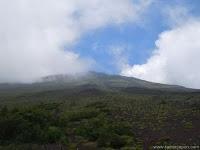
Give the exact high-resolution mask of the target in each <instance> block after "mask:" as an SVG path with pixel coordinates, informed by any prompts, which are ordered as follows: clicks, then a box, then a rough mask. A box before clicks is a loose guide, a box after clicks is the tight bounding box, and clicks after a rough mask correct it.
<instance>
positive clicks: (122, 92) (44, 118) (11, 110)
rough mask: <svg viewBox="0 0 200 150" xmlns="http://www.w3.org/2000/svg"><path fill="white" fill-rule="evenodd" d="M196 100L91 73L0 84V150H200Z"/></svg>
mask: <svg viewBox="0 0 200 150" xmlns="http://www.w3.org/2000/svg"><path fill="white" fill-rule="evenodd" d="M199 110H200V93H199V91H198V90H193V89H187V88H184V87H181V86H176V85H164V84H158V83H151V82H147V81H143V80H139V79H136V78H127V77H122V76H118V75H106V74H102V73H95V72H90V73H88V74H85V75H81V76H67V75H56V76H48V77H44V78H42V79H40V81H38V82H36V83H32V84H1V85H0V129H1V130H0V150H21V149H24V150H29V149H32V150H61V149H62V150H68V149H69V150H76V149H77V148H78V149H79V150H108V149H109V150H111V149H112V150H114V149H121V150H132V149H136V150H140V149H144V150H147V149H152V148H153V146H155V145H194V146H195V145H196V146H198V145H199V140H200V129H199V126H200V120H199V118H200V112H199Z"/></svg>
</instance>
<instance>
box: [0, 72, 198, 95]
mask: <svg viewBox="0 0 200 150" xmlns="http://www.w3.org/2000/svg"><path fill="white" fill-rule="evenodd" d="M73 88H83V89H85V88H86V89H87V88H96V89H99V90H109V91H113V90H114V91H116V90H122V89H123V90H124V89H129V90H130V89H133V90H134V89H137V88H139V89H145V90H159V91H160V90H161V91H174V92H181V91H182V92H187V91H189V92H191V91H195V90H193V89H188V88H185V87H182V86H177V85H166V84H159V83H153V82H148V81H144V80H140V79H136V78H132V77H124V76H120V75H108V74H103V73H96V72H89V73H87V74H84V75H76V76H69V75H53V76H47V77H44V78H42V79H40V81H38V82H35V83H32V84H0V94H2V93H7V92H40V91H48V90H59V89H73Z"/></svg>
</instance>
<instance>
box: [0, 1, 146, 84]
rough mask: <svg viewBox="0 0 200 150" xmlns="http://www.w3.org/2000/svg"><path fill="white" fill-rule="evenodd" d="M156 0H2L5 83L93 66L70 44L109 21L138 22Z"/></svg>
mask: <svg viewBox="0 0 200 150" xmlns="http://www.w3.org/2000/svg"><path fill="white" fill-rule="evenodd" d="M149 3H150V0H141V1H139V2H137V3H135V2H134V3H133V1H132V0H42V1H41V0H17V1H16V0H0V22H1V23H0V82H22V81H23V82H31V81H33V80H35V79H37V78H39V77H41V76H45V75H49V74H58V73H77V72H84V71H86V70H88V69H89V66H90V65H89V64H90V60H84V59H82V58H80V56H79V55H78V54H76V53H74V52H73V51H72V50H71V51H70V50H65V51H64V50H63V47H64V46H65V45H71V44H74V43H76V42H77V40H78V39H79V38H80V37H81V35H82V34H83V33H85V32H88V31H90V30H94V29H97V28H100V27H104V26H106V25H108V24H121V23H124V22H127V21H137V20H138V16H139V15H140V14H141V13H142V12H143V11H144V10H145V8H146V7H147V6H148V5H149Z"/></svg>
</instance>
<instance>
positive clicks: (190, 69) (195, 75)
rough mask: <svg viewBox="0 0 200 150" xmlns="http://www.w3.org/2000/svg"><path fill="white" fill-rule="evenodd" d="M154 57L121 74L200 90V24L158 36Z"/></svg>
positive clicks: (184, 26)
mask: <svg viewBox="0 0 200 150" xmlns="http://www.w3.org/2000/svg"><path fill="white" fill-rule="evenodd" d="M155 44H156V49H155V50H154V53H153V55H152V56H151V57H150V58H149V59H148V60H147V62H146V63H145V64H142V65H133V66H130V65H127V67H125V68H123V69H122V72H121V74H122V75H125V76H133V77H137V78H141V79H144V80H148V81H154V82H161V83H169V84H179V85H184V86H187V87H192V88H200V21H199V20H198V19H196V20H195V21H194V20H193V21H192V20H190V21H188V22H187V21H185V23H184V24H182V25H179V26H177V27H174V28H173V29H171V30H169V31H165V32H163V33H161V34H160V36H159V39H158V40H157V41H156V43H155Z"/></svg>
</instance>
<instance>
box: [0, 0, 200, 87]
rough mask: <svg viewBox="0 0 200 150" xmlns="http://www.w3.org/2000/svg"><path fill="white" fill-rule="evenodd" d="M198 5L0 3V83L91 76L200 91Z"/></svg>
mask: <svg viewBox="0 0 200 150" xmlns="http://www.w3.org/2000/svg"><path fill="white" fill-rule="evenodd" d="M199 8H200V1H199V0H192V1H188V0H181V1H180V0H172V1H163V0H42V1H41V0H0V82H32V81H34V80H36V79H38V78H40V77H42V76H46V75H52V74H61V73H62V74H63V73H64V74H74V73H82V72H86V71H88V70H95V71H101V72H106V73H115V74H121V75H124V76H132V77H137V78H141V79H144V80H148V81H153V82H161V83H167V84H179V85H183V86H187V87H193V88H200V69H199V66H200V19H199V18H200V9H199Z"/></svg>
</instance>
